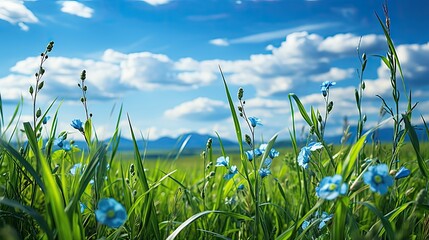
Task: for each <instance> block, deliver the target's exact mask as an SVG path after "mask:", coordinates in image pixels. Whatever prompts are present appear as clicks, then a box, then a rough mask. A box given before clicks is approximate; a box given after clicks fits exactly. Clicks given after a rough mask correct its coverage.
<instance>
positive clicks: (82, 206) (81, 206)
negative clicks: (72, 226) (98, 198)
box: [80, 203, 86, 213]
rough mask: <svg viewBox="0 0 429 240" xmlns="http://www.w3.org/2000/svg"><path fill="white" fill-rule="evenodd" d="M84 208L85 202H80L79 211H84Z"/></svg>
mask: <svg viewBox="0 0 429 240" xmlns="http://www.w3.org/2000/svg"><path fill="white" fill-rule="evenodd" d="M85 208H86V206H85V204H83V203H80V213H83V212H84V211H85Z"/></svg>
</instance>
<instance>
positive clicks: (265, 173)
mask: <svg viewBox="0 0 429 240" xmlns="http://www.w3.org/2000/svg"><path fill="white" fill-rule="evenodd" d="M270 174H271V170H270V169H269V168H261V169H259V176H261V178H264V177H266V176H268V175H270Z"/></svg>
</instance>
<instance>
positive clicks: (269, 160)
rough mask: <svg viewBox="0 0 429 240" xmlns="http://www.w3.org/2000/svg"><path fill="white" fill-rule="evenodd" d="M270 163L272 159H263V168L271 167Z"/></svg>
mask: <svg viewBox="0 0 429 240" xmlns="http://www.w3.org/2000/svg"><path fill="white" fill-rule="evenodd" d="M272 162H273V159H271V158H267V159H265V161H264V163H263V166H264V167H266V168H269V167H271V163H272Z"/></svg>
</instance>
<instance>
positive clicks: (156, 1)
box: [141, 0, 171, 6]
mask: <svg viewBox="0 0 429 240" xmlns="http://www.w3.org/2000/svg"><path fill="white" fill-rule="evenodd" d="M141 1H143V2H146V3H148V4H150V5H153V6H157V5H163V4H167V3H169V2H171V0H141Z"/></svg>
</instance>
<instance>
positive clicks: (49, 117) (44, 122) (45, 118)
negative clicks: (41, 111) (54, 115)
mask: <svg viewBox="0 0 429 240" xmlns="http://www.w3.org/2000/svg"><path fill="white" fill-rule="evenodd" d="M49 119H51V116H46V117H44V118H43V121H42V123H43V124H47V123H48V121H49Z"/></svg>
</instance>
